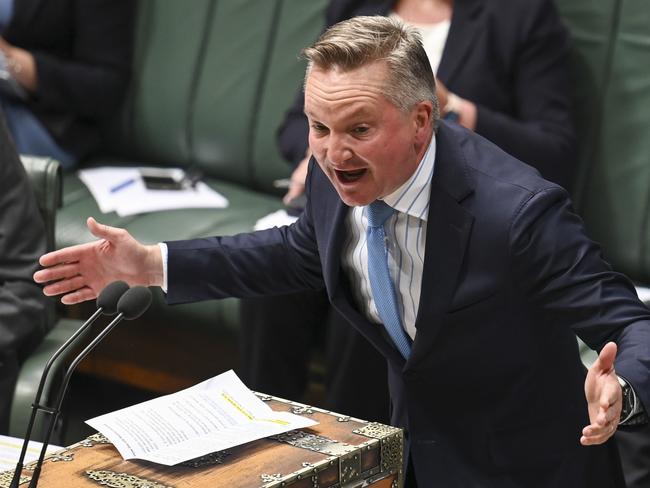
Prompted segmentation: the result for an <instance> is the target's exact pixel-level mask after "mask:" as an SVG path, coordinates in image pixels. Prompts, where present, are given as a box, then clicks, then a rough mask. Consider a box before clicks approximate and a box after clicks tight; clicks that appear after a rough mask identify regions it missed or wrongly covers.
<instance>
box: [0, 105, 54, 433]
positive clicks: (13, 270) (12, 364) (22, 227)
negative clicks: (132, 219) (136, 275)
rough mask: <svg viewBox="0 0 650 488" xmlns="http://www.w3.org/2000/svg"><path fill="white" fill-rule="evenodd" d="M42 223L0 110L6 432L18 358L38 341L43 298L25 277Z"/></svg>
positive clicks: (0, 426)
mask: <svg viewBox="0 0 650 488" xmlns="http://www.w3.org/2000/svg"><path fill="white" fill-rule="evenodd" d="M46 249H47V248H46V240H45V226H44V224H43V220H42V219H41V215H40V213H39V211H38V207H37V205H36V199H35V198H34V194H33V192H32V188H31V187H30V184H29V180H28V178H27V174H26V173H25V168H23V165H22V164H21V162H20V159H18V154H17V153H16V150H15V149H14V146H13V144H12V143H11V140H10V137H9V132H8V131H7V127H6V125H5V121H4V117H3V116H2V113H0V433H6V432H7V427H8V420H9V407H10V406H11V399H12V398H13V391H14V385H15V383H16V377H17V375H18V367H19V365H20V362H21V361H22V360H23V359H24V358H25V357H26V355H27V354H29V352H31V351H32V350H33V349H34V347H35V346H36V345H37V344H38V343H39V342H40V340H41V339H42V337H43V335H44V334H45V330H46V325H47V307H46V304H47V299H46V298H45V297H44V296H43V294H42V293H41V289H40V287H39V286H37V285H36V284H35V283H34V282H33V281H32V279H31V276H32V274H33V273H34V272H35V271H36V270H37V269H38V258H39V256H41V255H42V254H43V252H45V251H46Z"/></svg>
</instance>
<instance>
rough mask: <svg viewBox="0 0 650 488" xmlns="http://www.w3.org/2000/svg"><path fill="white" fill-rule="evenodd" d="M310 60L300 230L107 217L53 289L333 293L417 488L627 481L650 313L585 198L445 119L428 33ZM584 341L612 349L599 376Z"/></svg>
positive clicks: (349, 34) (383, 22)
mask: <svg viewBox="0 0 650 488" xmlns="http://www.w3.org/2000/svg"><path fill="white" fill-rule="evenodd" d="M305 57H306V58H307V60H308V63H309V65H308V71H307V77H306V85H305V86H306V89H305V112H306V114H307V116H308V119H309V122H310V135H309V140H310V147H311V150H312V153H313V155H314V160H313V161H312V163H311V165H310V172H309V176H308V179H307V193H308V201H307V206H306V208H305V211H304V213H303V215H302V216H301V217H300V219H299V220H298V222H297V223H296V224H294V225H292V226H290V227H283V228H280V229H278V228H275V229H271V230H267V231H262V232H257V233H252V234H241V235H238V236H234V237H213V238H206V239H197V240H191V241H176V242H167V243H165V244H160V245H153V246H145V245H142V244H140V243H139V242H137V241H136V240H135V239H133V237H132V236H130V235H129V234H128V233H127V232H126V231H125V230H123V229H115V228H111V227H108V226H103V225H101V224H98V223H97V222H96V221H95V220H94V219H89V221H88V224H89V228H90V230H91V231H92V232H93V233H94V234H95V235H96V236H98V237H100V238H101V239H100V240H99V241H96V242H93V243H88V244H84V245H80V246H74V247H71V248H67V249H62V250H59V251H56V252H54V253H50V254H48V255H45V256H43V257H42V258H41V264H42V265H43V266H46V267H48V268H47V269H44V270H41V271H39V272H37V273H36V274H35V279H36V280H37V281H38V282H49V281H51V282H52V283H50V284H48V285H47V286H46V287H45V289H44V291H45V293H46V294H48V295H56V294H64V296H63V298H62V301H63V302H64V303H76V302H79V301H83V300H87V299H91V298H94V297H95V296H96V295H97V293H98V292H99V291H100V290H101V289H102V288H103V287H104V286H105V285H106V284H107V283H108V282H110V281H112V280H115V279H123V280H126V281H127V282H129V283H131V284H136V283H137V284H144V285H156V286H162V287H163V288H166V289H167V291H168V300H169V301H170V302H172V303H177V302H187V301H196V300H202V299H207V298H215V297H216V298H218V297H226V296H256V295H261V294H273V293H277V294H282V293H289V292H294V291H299V290H307V289H319V288H325V289H326V290H327V293H328V296H329V298H330V300H331V302H332V304H333V306H334V307H335V308H336V309H337V310H338V311H339V312H340V313H341V314H342V315H343V316H345V317H346V318H347V319H348V320H349V321H350V323H351V324H352V325H353V326H354V327H356V328H357V329H358V330H359V331H360V332H361V334H362V335H363V336H365V337H366V339H368V340H369V341H370V342H371V343H372V344H373V345H374V346H375V347H376V348H377V349H378V350H379V351H381V353H382V354H383V355H384V356H385V357H386V359H387V361H388V364H389V382H390V389H391V400H392V421H393V423H395V424H396V425H399V426H401V427H404V429H405V430H406V433H407V450H408V453H407V456H406V457H407V459H409V461H410V468H409V469H412V470H413V473H412V474H411V476H410V477H407V480H408V481H409V482H410V483H415V481H416V480H417V485H418V486H421V487H427V486H441V487H445V488H446V487H456V486H458V487H463V488H467V487H483V486H498V487H507V486H516V487H527V488H528V487H535V486H539V487H545V488H546V487H568V486H590V487H614V486H624V482H623V480H622V476H621V472H620V463H619V460H618V454H617V452H616V445H615V442H614V441H613V440H612V439H611V436H612V434H613V433H614V432H615V431H616V429H617V428H618V425H619V423H623V424H626V423H636V422H639V421H642V420H643V419H644V415H645V411H644V409H643V405H649V404H650V403H649V402H650V375H649V374H648V373H649V371H648V364H649V361H650V316H649V314H648V311H647V309H646V308H645V307H644V306H643V305H642V304H641V303H640V302H639V301H638V299H637V297H636V295H635V292H634V289H633V287H632V286H631V284H630V283H629V282H628V281H627V280H626V279H625V278H624V277H623V276H621V275H619V274H617V273H614V272H613V271H612V270H611V268H610V267H609V266H608V265H607V263H605V262H604V261H603V260H602V258H601V256H600V250H599V249H598V247H597V246H596V245H595V244H594V243H592V242H591V241H589V240H588V239H587V237H586V236H585V235H584V230H583V227H582V223H581V221H580V219H579V218H578V217H577V216H576V215H575V214H574V213H573V211H572V210H571V204H570V201H569V198H568V195H567V193H566V191H565V190H564V189H563V188H561V187H559V186H557V185H555V184H553V183H550V182H548V181H546V180H544V179H542V178H541V177H540V176H539V173H537V171H535V170H534V169H532V168H531V167H529V166H526V165H524V164H523V163H521V162H519V161H517V160H516V159H514V158H512V157H511V156H509V155H508V154H506V153H505V152H503V151H501V150H500V149H498V148H497V147H496V146H494V145H493V144H491V143H489V142H488V141H486V140H485V139H483V138H481V137H480V136H477V135H475V134H473V133H471V132H468V131H466V130H464V129H462V128H459V127H455V126H451V125H447V124H446V123H444V122H438V114H437V104H436V100H435V86H434V82H433V75H432V73H431V68H430V66H429V63H428V60H427V58H426V55H425V54H424V51H423V49H422V46H421V43H420V41H419V36H418V35H417V34H416V33H415V31H414V30H413V29H410V28H407V27H405V26H403V25H402V24H401V23H399V22H396V21H394V20H391V19H387V18H383V17H360V18H356V19H352V20H349V21H345V22H342V23H340V24H337V25H336V26H334V27H333V28H332V29H330V30H328V31H327V32H326V33H325V34H324V35H323V36H321V38H320V39H319V40H318V41H317V42H316V43H315V44H314V46H312V47H310V48H308V49H306V50H305ZM575 333H577V334H578V335H579V336H580V337H581V338H582V339H583V340H584V341H585V342H586V343H587V344H589V345H590V346H591V347H593V348H594V349H597V350H599V351H600V355H599V359H598V360H597V361H596V362H595V363H594V365H593V366H592V367H591V368H590V370H589V372H588V374H587V376H586V378H585V370H584V368H583V366H582V364H581V362H580V358H579V355H578V350H577V345H576V341H575V335H574V334H575ZM614 364H615V367H616V369H614ZM619 378H620V380H619ZM581 444H582V445H581Z"/></svg>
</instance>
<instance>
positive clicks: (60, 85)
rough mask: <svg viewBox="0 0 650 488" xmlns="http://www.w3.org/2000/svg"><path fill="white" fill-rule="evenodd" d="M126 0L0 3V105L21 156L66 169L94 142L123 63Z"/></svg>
mask: <svg viewBox="0 0 650 488" xmlns="http://www.w3.org/2000/svg"><path fill="white" fill-rule="evenodd" d="M134 8H135V2H132V1H131V0H0V35H1V37H0V55H1V56H0V74H2V76H1V77H0V104H1V105H2V107H3V110H4V112H5V116H6V119H7V124H8V126H9V130H10V131H11V134H12V136H13V139H14V142H15V145H16V148H17V150H18V152H19V153H21V154H32V155H37V156H50V157H53V158H55V159H57V160H58V161H59V162H60V163H61V164H62V166H63V168H64V169H68V170H70V169H72V168H74V167H75V166H76V165H77V164H78V163H79V162H80V161H82V160H83V159H84V158H86V157H88V156H89V155H90V154H92V152H93V151H94V150H95V149H96V148H97V147H98V145H99V143H100V139H101V138H100V128H101V125H102V123H103V122H104V121H106V120H107V119H108V118H109V117H110V116H111V115H112V114H113V113H114V111H115V110H116V109H117V108H118V107H119V105H120V102H121V101H122V98H123V96H124V94H125V92H126V88H127V84H128V80H129V72H130V65H131V51H132V38H133V18H134Z"/></svg>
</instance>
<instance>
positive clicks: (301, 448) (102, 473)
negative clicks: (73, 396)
mask: <svg viewBox="0 0 650 488" xmlns="http://www.w3.org/2000/svg"><path fill="white" fill-rule="evenodd" d="M258 396H259V397H260V398H261V399H262V400H264V401H267V402H269V404H270V406H271V408H272V409H273V410H284V411H292V412H293V413H296V414H298V415H306V416H309V417H311V418H313V419H314V420H316V421H318V422H319V424H318V425H314V426H313V427H310V428H306V429H298V430H294V431H291V432H287V433H285V434H281V435H278V436H273V437H270V438H266V439H260V440H258V441H253V442H250V443H248V444H244V445H242V446H238V447H234V448H231V449H227V450H225V451H220V452H217V453H213V454H209V455H207V456H203V457H201V458H197V459H194V460H192V461H188V462H185V463H181V464H179V465H176V466H171V467H170V466H163V465H160V464H155V463H151V462H148V461H139V460H131V461H125V460H124V459H122V457H121V456H120V454H119V453H118V452H117V450H116V449H115V448H114V447H113V445H112V444H111V443H110V442H109V441H108V439H106V438H105V437H104V436H102V435H101V434H95V435H93V436H90V437H88V438H87V439H85V440H83V441H81V442H78V443H77V444H74V445H72V446H70V447H68V448H66V449H63V450H61V451H58V452H56V453H54V454H53V455H50V456H48V457H47V458H46V460H45V463H44V465H43V469H42V471H41V475H40V479H39V482H38V486H39V487H40V488H50V487H66V488H77V487H79V488H99V487H101V486H104V487H114V488H145V487H146V488H165V487H169V488H181V487H197V488H202V487H210V488H218V487H228V488H260V487H263V488H275V487H291V488H308V487H309V488H330V487H331V488H358V487H372V488H402V486H403V460H402V453H403V432H402V430H401V429H398V428H396V427H391V426H388V425H383V424H378V423H373V422H366V421H363V420H359V419H354V418H351V417H346V416H343V415H340V414H336V413H333V412H328V411H326V410H321V409H319V408H315V407H309V406H307V405H303V404H300V403H295V402H290V401H287V400H282V399H279V398H275V397H271V396H269V395H262V394H258ZM33 466H34V463H31V464H28V465H27V466H26V467H25V469H24V470H23V478H22V480H21V488H24V487H26V486H27V484H28V481H29V479H31V470H33ZM12 475H13V470H12V471H6V472H4V473H0V488H3V487H8V486H9V483H10V481H11V477H12ZM22 483H24V484H22Z"/></svg>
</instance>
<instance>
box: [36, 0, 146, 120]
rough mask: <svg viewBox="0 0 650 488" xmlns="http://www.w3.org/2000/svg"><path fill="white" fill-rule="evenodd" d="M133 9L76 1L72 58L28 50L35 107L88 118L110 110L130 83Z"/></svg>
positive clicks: (118, 2) (122, 0)
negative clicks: (34, 82)
mask: <svg viewBox="0 0 650 488" xmlns="http://www.w3.org/2000/svg"><path fill="white" fill-rule="evenodd" d="M133 5H134V4H133V2H131V1H130V0H82V1H77V2H75V7H74V11H73V12H71V13H70V15H74V17H75V19H74V26H75V35H74V41H73V42H74V45H73V56H72V57H71V58H69V59H67V58H63V57H61V56H58V55H57V54H55V53H52V52H49V51H46V50H36V51H33V52H32V54H33V56H34V59H35V62H36V70H37V75H38V89H37V92H36V94H35V99H36V103H38V104H39V105H40V106H41V107H43V108H44V109H51V110H57V111H62V112H70V111H72V112H73V113H75V114H77V115H79V116H81V117H85V118H89V119H91V120H100V119H102V118H105V117H106V116H107V115H109V114H111V113H113V112H114V110H115V107H116V106H117V105H118V104H119V103H120V102H121V100H122V96H123V94H124V92H125V91H126V86H127V83H128V79H129V73H130V61H131V50H132V36H133V23H132V22H133V17H134V12H133V8H134V7H133ZM98 95H99V96H98Z"/></svg>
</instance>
